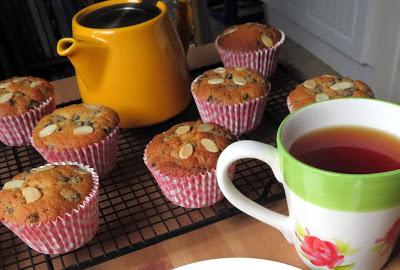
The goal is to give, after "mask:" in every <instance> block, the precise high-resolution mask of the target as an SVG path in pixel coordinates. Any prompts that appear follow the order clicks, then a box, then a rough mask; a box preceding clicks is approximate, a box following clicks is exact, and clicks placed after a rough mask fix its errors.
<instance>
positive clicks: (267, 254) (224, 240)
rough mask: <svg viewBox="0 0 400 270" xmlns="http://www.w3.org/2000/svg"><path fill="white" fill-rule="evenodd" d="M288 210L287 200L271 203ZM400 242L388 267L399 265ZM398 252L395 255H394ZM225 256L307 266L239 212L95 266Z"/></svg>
mask: <svg viewBox="0 0 400 270" xmlns="http://www.w3.org/2000/svg"><path fill="white" fill-rule="evenodd" d="M269 207H270V208H271V209H273V210H275V211H277V212H280V213H287V207H286V202H285V200H281V201H278V202H275V203H272V204H270V205H269ZM399 247H400V246H399V245H398V247H397V250H396V252H394V254H393V256H392V259H391V260H390V263H389V264H388V266H387V267H386V268H384V269H385V270H399V269H400V248H399ZM395 254H396V255H395ZM224 257H250V258H261V259H267V260H272V261H277V262H282V263H286V264H290V265H293V266H296V267H298V268H300V269H308V268H307V267H306V266H305V265H304V264H303V263H302V262H301V260H300V259H299V258H298V256H297V254H296V251H295V249H294V247H293V246H291V245H289V244H288V243H287V242H286V240H285V239H284V237H283V236H282V234H281V233H280V232H279V231H278V230H276V229H274V228H272V227H270V226H268V225H265V224H263V223H261V222H259V221H257V220H255V219H253V218H251V217H249V216H247V215H244V214H240V215H237V216H234V217H232V218H228V219H225V220H223V221H220V222H217V223H214V224H212V225H209V226H206V227H204V228H201V229H198V230H195V231H192V232H189V233H186V234H183V235H181V236H178V237H175V238H172V239H169V240H166V241H164V242H161V243H159V244H156V245H153V246H150V247H147V248H145V249H142V250H139V251H136V252H133V253H130V254H127V255H125V256H122V257H119V258H116V259H114V260H110V261H108V262H105V263H103V264H100V265H97V266H94V267H92V268H91V269H92V270H109V269H124V270H133V269H135V270H170V269H172V268H174V267H178V266H182V265H185V264H189V263H193V262H197V261H201V260H207V259H215V258H224Z"/></svg>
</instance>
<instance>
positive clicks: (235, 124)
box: [192, 67, 270, 135]
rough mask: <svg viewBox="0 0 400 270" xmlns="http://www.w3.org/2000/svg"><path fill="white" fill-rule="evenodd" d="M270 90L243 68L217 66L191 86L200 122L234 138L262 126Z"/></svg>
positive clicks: (259, 75)
mask: <svg viewBox="0 0 400 270" xmlns="http://www.w3.org/2000/svg"><path fill="white" fill-rule="evenodd" d="M269 91H270V83H269V82H268V81H266V80H265V78H264V77H263V76H262V75H261V74H260V73H258V72H257V71H254V70H251V69H248V68H244V67H225V68H224V67H218V68H215V69H212V70H209V71H206V72H204V73H203V74H202V75H200V76H199V77H197V78H196V79H195V80H194V81H193V83H192V94H193V97H194V100H195V102H196V105H197V108H198V110H199V113H200V116H201V119H202V120H203V121H204V122H206V123H217V124H219V125H221V126H223V127H225V128H227V129H229V130H230V131H231V132H232V133H233V134H234V135H241V134H244V133H247V132H249V131H251V130H253V129H255V128H256V127H257V126H258V125H259V124H260V123H261V119H262V117H263V114H264V110H265V105H266V101H267V97H268V94H269Z"/></svg>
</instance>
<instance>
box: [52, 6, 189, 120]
mask: <svg viewBox="0 0 400 270" xmlns="http://www.w3.org/2000/svg"><path fill="white" fill-rule="evenodd" d="M151 2H155V1H149V2H148V3H146V0H143V2H141V1H136V0H134V1H132V0H110V1H105V2H100V3H97V4H94V5H91V6H88V7H86V8H84V9H82V10H80V11H79V12H78V13H77V14H76V15H75V16H74V17H73V19H72V33H73V37H72V38H63V39H61V40H59V42H58V44H57V52H58V53H59V54H60V55H61V56H67V57H68V58H69V59H70V61H71V62H72V64H73V65H74V68H75V71H76V78H77V81H78V86H79V91H80V94H81V97H82V100H83V102H85V103H89V104H103V105H106V106H109V107H111V108H113V109H115V110H116V111H117V112H118V113H119V115H120V118H121V126H122V127H141V126H148V125H152V124H156V123H160V122H162V121H164V120H167V119H169V118H171V117H173V116H175V115H176V114H178V113H180V112H181V111H183V110H184V109H185V108H186V107H187V105H188V104H189V102H190V99H191V96H190V89H189V84H190V79H189V72H188V69H187V63H186V57H185V52H184V48H183V46H182V44H181V42H180V40H179V37H178V34H177V30H176V28H175V27H174V26H173V24H172V22H171V19H170V17H169V16H168V11H167V7H166V5H165V4H164V3H163V2H161V1H159V2H157V3H156V4H155V5H152V4H151ZM185 2H186V4H187V7H185V6H183V5H182V3H185ZM149 3H150V4H149ZM178 3H180V6H178V9H177V10H178V12H182V11H183V13H181V15H180V16H179V18H178V19H177V21H178V22H180V25H178V26H177V29H178V31H179V32H180V33H183V39H184V40H185V41H186V44H185V46H186V48H187V41H188V39H187V36H188V35H187V31H190V29H191V28H190V27H189V24H190V20H191V14H190V8H188V3H187V1H178ZM185 12H186V13H185ZM178 15H179V14H178ZM185 34H186V36H184V35H185Z"/></svg>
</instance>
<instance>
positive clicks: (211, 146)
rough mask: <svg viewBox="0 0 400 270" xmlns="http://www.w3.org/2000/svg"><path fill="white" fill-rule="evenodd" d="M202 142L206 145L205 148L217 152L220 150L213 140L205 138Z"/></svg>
mask: <svg viewBox="0 0 400 270" xmlns="http://www.w3.org/2000/svg"><path fill="white" fill-rule="evenodd" d="M200 143H201V144H202V145H203V146H204V148H205V149H206V150H207V151H208V152H211V153H217V152H218V147H217V145H216V144H215V142H214V141H213V140H210V139H207V138H204V139H201V141H200Z"/></svg>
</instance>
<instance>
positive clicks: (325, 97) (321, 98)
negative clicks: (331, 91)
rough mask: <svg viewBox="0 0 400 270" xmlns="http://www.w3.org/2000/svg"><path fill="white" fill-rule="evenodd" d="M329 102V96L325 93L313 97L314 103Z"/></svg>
mask: <svg viewBox="0 0 400 270" xmlns="http://www.w3.org/2000/svg"><path fill="white" fill-rule="evenodd" d="M326 100H329V96H328V95H327V94H325V93H320V94H317V95H315V101H316V102H321V101H326Z"/></svg>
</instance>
